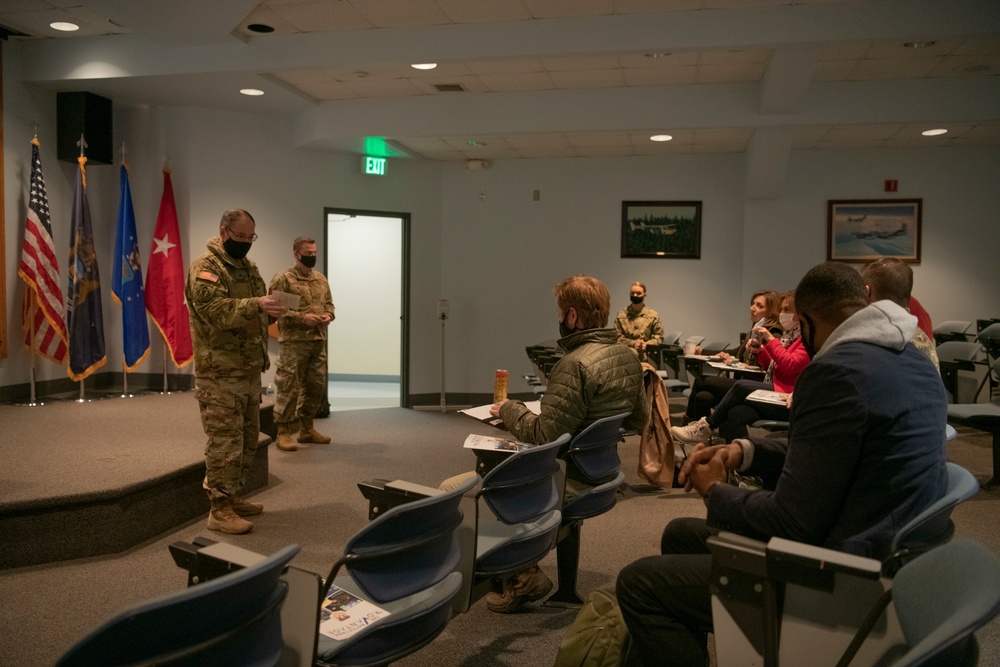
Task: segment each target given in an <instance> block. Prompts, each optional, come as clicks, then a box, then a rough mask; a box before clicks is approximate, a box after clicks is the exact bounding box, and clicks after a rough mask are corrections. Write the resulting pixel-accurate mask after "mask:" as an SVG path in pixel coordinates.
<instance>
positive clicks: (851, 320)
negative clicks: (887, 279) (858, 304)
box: [813, 299, 917, 359]
mask: <svg viewBox="0 0 1000 667" xmlns="http://www.w3.org/2000/svg"><path fill="white" fill-rule="evenodd" d="M916 330H917V318H916V317H914V316H913V315H910V313H909V312H908V311H907V310H906V309H905V308H901V307H900V306H898V305H896V304H895V303H893V302H892V301H889V300H887V299H883V300H881V301H876V302H875V303H871V304H868V305H867V306H866V307H864V308H862V309H861V310H859V311H858V312H856V313H854V314H853V315H851V316H850V317H848V318H847V319H846V320H844V321H843V322H841V324H840V326H839V327H837V328H836V329H834V331H833V333H832V334H830V337H829V338H827V339H826V342H825V343H823V347H821V348H820V349H819V351H818V352H816V356H815V357H813V358H814V359H816V358H819V357H820V356H821V355H822V354H823V353H824V352H826V351H827V350H829V349H831V348H833V347H834V346H836V345H840V344H841V343H847V342H851V341H862V342H865V343H874V344H875V345H881V346H882V347H887V348H889V349H892V350H902V349H903V348H905V347H906V344H907V343H909V342H910V341H911V340H913V334H914V333H915V332H916Z"/></svg>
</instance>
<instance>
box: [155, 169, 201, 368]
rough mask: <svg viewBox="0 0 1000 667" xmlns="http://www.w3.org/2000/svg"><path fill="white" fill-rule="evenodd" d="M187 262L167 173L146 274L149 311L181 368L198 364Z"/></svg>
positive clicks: (168, 172) (164, 176) (164, 178)
mask: <svg viewBox="0 0 1000 667" xmlns="http://www.w3.org/2000/svg"><path fill="white" fill-rule="evenodd" d="M186 278H187V275H186V272H185V270H184V258H183V257H182V256H181V235H180V231H179V230H178V228H177V208H176V207H175V206H174V186H173V184H172V183H171V182H170V170H169V169H164V170H163V197H162V198H161V199H160V212H159V214H158V215H157V216H156V231H154V232H153V245H152V248H151V249H150V252H149V270H148V271H147V272H146V310H147V311H148V312H149V315H150V317H152V318H153V323H154V324H156V327H157V328H158V329H159V330H160V333H161V334H163V340H165V341H166V343H167V347H169V348H170V357H171V358H172V359H173V361H174V365H175V366H177V367H178V368H182V367H184V366H187V365H188V364H190V363H191V362H192V361H193V360H194V350H193V349H192V347H191V325H190V323H189V321H188V309H187V304H186V303H184V281H185V279H186Z"/></svg>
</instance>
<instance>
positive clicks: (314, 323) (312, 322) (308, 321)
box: [302, 313, 333, 327]
mask: <svg viewBox="0 0 1000 667" xmlns="http://www.w3.org/2000/svg"><path fill="white" fill-rule="evenodd" d="M332 321H333V320H332V318H331V317H330V315H329V314H327V313H323V314H321V315H317V314H316V313H306V314H305V315H303V316H302V322H303V323H304V324H305V325H306V326H307V327H319V326H326V325H328V324H330V322H332Z"/></svg>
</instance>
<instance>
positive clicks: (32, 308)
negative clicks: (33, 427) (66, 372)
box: [20, 294, 45, 408]
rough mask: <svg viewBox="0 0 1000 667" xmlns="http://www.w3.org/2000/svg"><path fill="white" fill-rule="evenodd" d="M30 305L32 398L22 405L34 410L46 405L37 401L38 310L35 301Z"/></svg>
mask: <svg viewBox="0 0 1000 667" xmlns="http://www.w3.org/2000/svg"><path fill="white" fill-rule="evenodd" d="M25 298H26V299H27V298H28V295H27V294H26V295H25ZM29 303H30V305H29V306H28V321H29V322H30V324H29V325H28V326H29V327H30V328H29V329H28V332H29V334H30V335H31V339H30V340H31V344H30V345H28V353H29V354H30V355H31V356H30V362H31V365H30V367H29V374H28V391H29V392H30V394H29V396H30V397H29V398H28V402H27V403H21V404H20V405H22V406H24V407H28V408H34V407H37V406H39V405H45V404H44V403H41V402H39V401H37V400H35V333H36V330H35V308H36V305H35V302H34V300H33V299H31V300H29Z"/></svg>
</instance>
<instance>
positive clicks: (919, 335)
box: [912, 327, 941, 373]
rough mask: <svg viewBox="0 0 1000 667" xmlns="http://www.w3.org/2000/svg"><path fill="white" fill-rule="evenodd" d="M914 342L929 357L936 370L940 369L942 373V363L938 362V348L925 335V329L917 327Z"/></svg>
mask: <svg viewBox="0 0 1000 667" xmlns="http://www.w3.org/2000/svg"><path fill="white" fill-rule="evenodd" d="M912 342H913V344H914V345H916V346H917V349H918V350H920V351H921V352H923V353H924V354H925V355H927V358H928V359H930V360H931V361H932V362H933V363H934V368H936V369H938V373H940V372H941V362H940V361H939V360H938V355H937V348H936V347H935V346H934V341H932V340H931V339H930V338H929V337H928V336H927V334H925V333H924V331H923V329H921V328H920V327H917V331H916V333H914V334H913V341H912Z"/></svg>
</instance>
